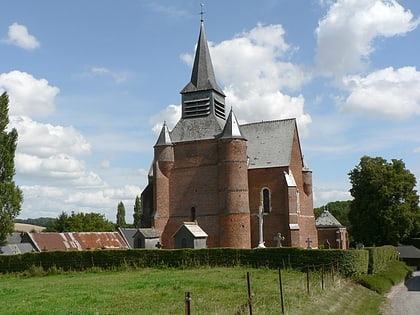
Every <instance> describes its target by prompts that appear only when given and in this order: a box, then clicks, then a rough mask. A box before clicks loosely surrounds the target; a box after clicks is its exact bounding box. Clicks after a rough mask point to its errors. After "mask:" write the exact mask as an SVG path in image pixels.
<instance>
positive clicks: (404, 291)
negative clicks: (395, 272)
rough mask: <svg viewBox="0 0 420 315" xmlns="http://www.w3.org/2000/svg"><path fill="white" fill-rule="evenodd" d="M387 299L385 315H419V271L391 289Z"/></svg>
mask: <svg viewBox="0 0 420 315" xmlns="http://www.w3.org/2000/svg"><path fill="white" fill-rule="evenodd" d="M387 298H388V299H389V302H388V307H387V311H386V314H387V315H418V314H420V271H415V272H413V276H412V277H411V278H409V279H407V281H405V283H401V284H399V285H397V286H395V287H393V288H392V290H391V292H389V293H388V294H387Z"/></svg>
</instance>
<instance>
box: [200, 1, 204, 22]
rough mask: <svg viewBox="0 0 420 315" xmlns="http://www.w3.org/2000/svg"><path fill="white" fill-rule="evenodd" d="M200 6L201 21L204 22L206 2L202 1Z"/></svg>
mask: <svg viewBox="0 0 420 315" xmlns="http://www.w3.org/2000/svg"><path fill="white" fill-rule="evenodd" d="M200 7H201V10H200V15H201V22H204V17H203V16H204V13H205V12H204V11H203V8H204V3H200Z"/></svg>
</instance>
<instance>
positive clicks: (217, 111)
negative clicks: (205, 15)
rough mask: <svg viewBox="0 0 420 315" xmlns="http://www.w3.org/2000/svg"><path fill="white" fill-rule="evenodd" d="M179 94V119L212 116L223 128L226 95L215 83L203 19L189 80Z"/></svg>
mask: <svg viewBox="0 0 420 315" xmlns="http://www.w3.org/2000/svg"><path fill="white" fill-rule="evenodd" d="M181 95H182V117H181V119H190V118H199V117H201V118H203V117H209V118H211V117H213V118H216V121H217V122H218V124H219V125H220V127H221V128H223V126H224V121H225V119H226V116H225V97H226V96H225V94H224V93H223V91H222V89H221V88H220V87H219V86H218V85H217V83H216V78H215V76H214V70H213V64H212V62H211V58H210V51H209V47H208V45H207V39H206V34H205V32H204V22H203V21H201V23H200V35H199V36H198V43H197V49H196V51H195V58H194V65H193V69H192V73H191V80H190V82H189V83H188V84H187V85H186V86H185V87H184V88H183V89H182V91H181Z"/></svg>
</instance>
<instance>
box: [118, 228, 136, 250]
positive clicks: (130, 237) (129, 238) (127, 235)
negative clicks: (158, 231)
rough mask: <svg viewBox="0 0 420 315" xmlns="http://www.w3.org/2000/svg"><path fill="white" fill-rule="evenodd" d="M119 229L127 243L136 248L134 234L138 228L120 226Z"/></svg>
mask: <svg viewBox="0 0 420 315" xmlns="http://www.w3.org/2000/svg"><path fill="white" fill-rule="evenodd" d="M118 231H119V232H120V234H121V235H122V237H123V238H124V240H125V241H126V242H127V244H128V245H129V246H130V247H131V248H134V247H135V246H134V235H135V234H136V233H137V229H134V228H118Z"/></svg>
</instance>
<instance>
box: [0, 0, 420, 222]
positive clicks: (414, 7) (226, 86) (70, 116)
mask: <svg viewBox="0 0 420 315" xmlns="http://www.w3.org/2000/svg"><path fill="white" fill-rule="evenodd" d="M200 2H203V1H197V0H179V1H170V0H123V1H112V0H90V1H83V0H72V1H54V0H43V1H32V0H14V1H7V2H5V3H2V10H1V11H0V56H1V57H0V93H2V92H4V91H6V92H7V93H8V95H9V99H10V102H9V115H10V124H9V128H16V129H17V131H18V134H19V139H18V146H17V151H16V155H15V168H16V175H15V181H16V183H17V184H18V185H19V187H20V188H21V189H22V191H23V193H24V202H23V205H22V210H21V213H20V215H19V218H37V217H57V216H58V215H59V214H60V213H61V212H63V211H64V212H67V213H70V212H71V211H74V212H76V213H77V212H85V213H86V212H96V213H101V214H103V215H104V216H105V217H106V218H107V219H109V220H111V221H114V222H115V218H116V212H117V206H118V203H119V202H120V201H122V202H124V205H125V209H126V220H127V222H132V214H133V206H134V201H135V198H136V196H137V195H140V194H141V191H142V190H143V189H144V187H145V186H146V184H147V173H148V171H149V168H150V166H151V162H152V159H153V145H154V144H155V142H156V140H157V136H158V132H159V131H160V128H161V126H162V123H163V121H166V122H167V124H168V126H169V128H170V129H171V128H172V127H173V126H174V125H175V123H176V122H177V120H178V119H179V118H180V113H181V110H180V103H181V96H180V94H179V92H180V91H181V89H182V88H183V87H184V86H185V85H186V84H187V83H188V82H189V80H190V76H191V68H192V61H193V57H194V51H195V45H196V43H197V40H198V34H199V28H200V10H201V6H200ZM203 11H204V15H203V17H204V25H205V30H206V36H207V40H208V41H209V48H210V53H211V58H212V61H213V65H214V71H215V76H216V79H217V81H218V83H219V85H220V86H221V87H222V89H223V90H224V92H225V94H226V105H227V108H228V109H229V108H230V107H233V109H234V111H235V114H236V116H237V118H238V120H239V122H240V123H245V122H248V123H249V122H256V121H262V120H275V119H284V118H296V119H297V122H298V128H299V136H300V142H301V147H302V152H303V154H304V158H305V161H306V163H307V164H308V166H309V167H310V168H311V170H312V172H313V181H314V183H313V189H314V205H315V206H316V207H318V206H322V205H324V204H326V203H327V202H330V201H338V200H349V199H351V196H350V193H349V189H350V187H351V185H350V182H349V176H348V173H349V172H350V171H351V170H352V169H353V168H355V167H356V165H357V164H358V163H359V162H360V158H361V157H362V156H364V155H368V156H371V157H377V156H380V157H383V158H385V159H387V160H388V161H390V160H391V159H401V160H403V162H404V163H405V165H406V168H407V169H408V170H410V172H411V173H413V174H414V175H415V176H416V178H417V182H419V181H420V58H419V56H420V26H419V23H420V1H417V0H399V1H392V0H336V1H332V0H331V1H329V0H294V1H291V0H289V1H286V0H277V1H275V0H264V1H256V0H230V1H223V0H208V1H205V2H204V5H203ZM417 68H419V69H417ZM416 189H417V190H418V189H419V185H417V188H416Z"/></svg>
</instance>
